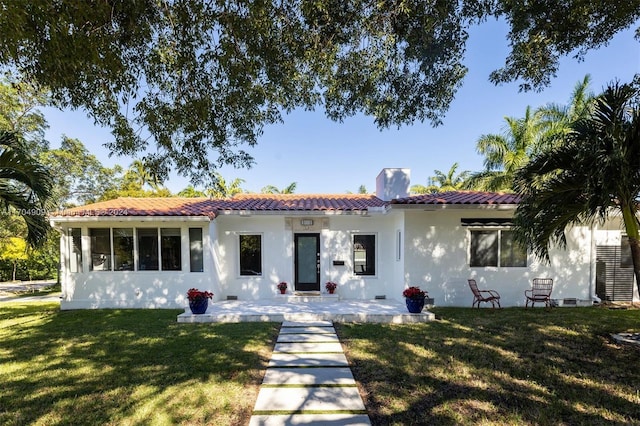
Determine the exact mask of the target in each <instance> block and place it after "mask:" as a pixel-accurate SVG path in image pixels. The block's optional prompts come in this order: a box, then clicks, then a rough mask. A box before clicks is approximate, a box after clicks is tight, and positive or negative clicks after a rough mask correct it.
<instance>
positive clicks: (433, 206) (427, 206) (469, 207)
mask: <svg viewBox="0 0 640 426" xmlns="http://www.w3.org/2000/svg"><path fill="white" fill-rule="evenodd" d="M391 206H392V208H394V209H395V208H399V209H403V210H423V211H438V210H515V209H516V208H517V207H518V205H517V204H392V205H391Z"/></svg>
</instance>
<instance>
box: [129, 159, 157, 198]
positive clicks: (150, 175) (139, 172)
mask: <svg viewBox="0 0 640 426" xmlns="http://www.w3.org/2000/svg"><path fill="white" fill-rule="evenodd" d="M126 176H127V177H126V178H127V179H129V180H132V181H133V182H135V183H136V184H138V185H139V186H140V188H143V187H144V186H145V185H149V186H150V187H151V189H153V190H154V191H157V190H158V189H159V188H160V186H161V185H162V182H160V179H158V176H157V175H156V174H155V173H154V172H153V171H152V170H151V169H150V167H149V165H148V164H147V163H145V162H144V161H142V160H134V162H133V163H131V166H129V170H127V173H126Z"/></svg>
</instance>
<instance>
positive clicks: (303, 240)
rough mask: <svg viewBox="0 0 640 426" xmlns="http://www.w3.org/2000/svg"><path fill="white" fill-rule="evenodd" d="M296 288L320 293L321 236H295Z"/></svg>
mask: <svg viewBox="0 0 640 426" xmlns="http://www.w3.org/2000/svg"><path fill="white" fill-rule="evenodd" d="M294 242H295V263H296V265H295V270H296V271H295V273H296V282H295V287H296V290H297V291H320V234H295V237H294Z"/></svg>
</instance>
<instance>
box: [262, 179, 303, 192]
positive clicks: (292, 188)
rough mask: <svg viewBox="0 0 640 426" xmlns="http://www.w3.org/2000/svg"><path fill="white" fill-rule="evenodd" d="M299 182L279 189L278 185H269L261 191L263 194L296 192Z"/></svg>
mask: <svg viewBox="0 0 640 426" xmlns="http://www.w3.org/2000/svg"><path fill="white" fill-rule="evenodd" d="M296 186H298V183H297V182H292V183H291V184H290V185H289V186H285V187H284V188H282V189H278V188H277V187H276V186H273V185H267V186H265V187H264V188H262V190H261V191H260V192H262V193H263V194H293V193H294V192H296Z"/></svg>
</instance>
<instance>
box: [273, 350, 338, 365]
mask: <svg viewBox="0 0 640 426" xmlns="http://www.w3.org/2000/svg"><path fill="white" fill-rule="evenodd" d="M348 366H349V362H348V361H347V357H345V356H344V353H308V354H287V353H278V352H274V353H273V354H272V355H271V360H270V361H269V364H268V365H267V367H348Z"/></svg>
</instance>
